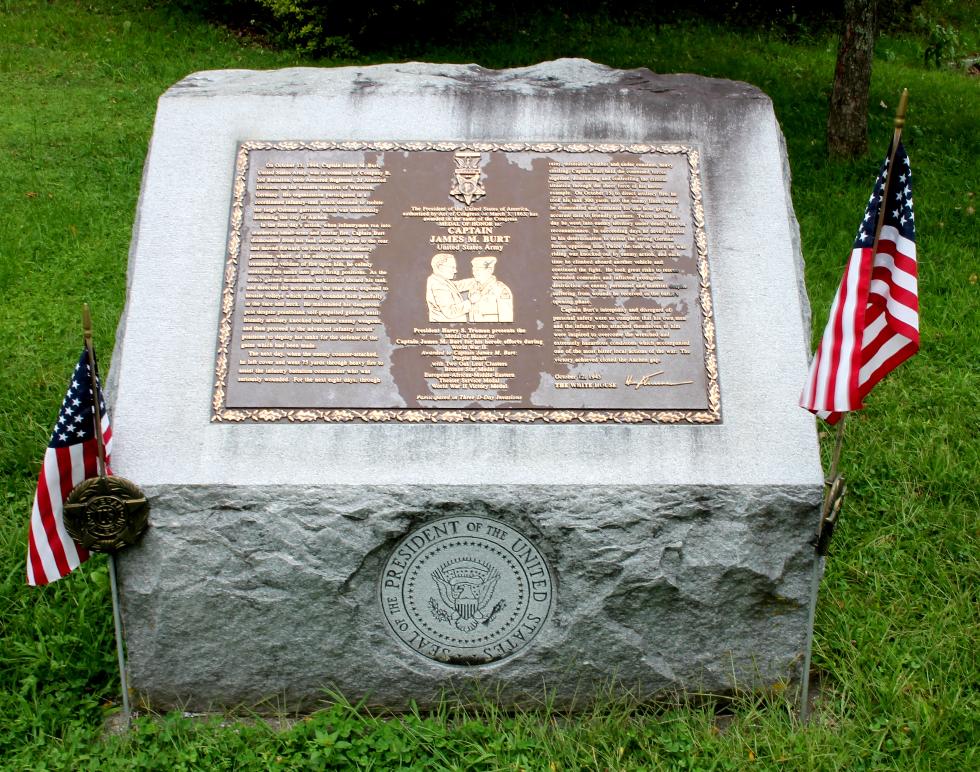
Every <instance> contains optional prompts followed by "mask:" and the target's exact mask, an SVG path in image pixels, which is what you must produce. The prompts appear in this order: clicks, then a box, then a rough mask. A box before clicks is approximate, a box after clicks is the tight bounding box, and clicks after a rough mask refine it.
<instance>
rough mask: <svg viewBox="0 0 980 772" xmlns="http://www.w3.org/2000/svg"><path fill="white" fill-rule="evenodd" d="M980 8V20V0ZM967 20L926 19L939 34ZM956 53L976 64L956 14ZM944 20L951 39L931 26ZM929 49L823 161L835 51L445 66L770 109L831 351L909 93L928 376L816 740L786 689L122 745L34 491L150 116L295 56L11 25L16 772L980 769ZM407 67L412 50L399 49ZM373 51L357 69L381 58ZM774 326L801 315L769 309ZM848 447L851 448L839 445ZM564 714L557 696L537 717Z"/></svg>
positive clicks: (948, 79) (0, 66) (102, 617)
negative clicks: (40, 558)
mask: <svg viewBox="0 0 980 772" xmlns="http://www.w3.org/2000/svg"><path fill="white" fill-rule="evenodd" d="M969 5H970V6H972V7H973V9H974V11H976V4H975V3H970V4H969ZM945 6H946V4H945V3H943V2H939V1H938V0H937V1H936V2H933V3H931V4H929V3H927V4H926V6H924V7H925V8H926V11H927V12H928V11H929V9H930V8H931V9H933V12H935V13H937V14H938V13H939V12H941V11H942V9H943V8H944V7H945ZM959 18H960V19H961V21H960V24H961V27H960V28H959V29H958V32H957V34H958V35H959V42H960V54H962V55H965V54H968V53H969V52H970V51H971V50H973V49H974V48H976V47H978V46H980V42H978V40H980V36H978V32H977V28H976V21H975V20H976V19H977V13H974V14H973V15H972V18H973V19H974V21H973V22H972V23H973V25H974V26H972V27H970V26H969V25H968V23H967V22H963V21H962V19H967V20H969V19H970V18H971V17H970V15H969V14H965V15H964V14H962V13H961V15H960V17H959ZM935 21H936V23H937V24H938V23H939V21H940V19H939V17H938V16H937V17H936V20H935ZM917 29H920V30H921V31H922V34H921V35H906V36H897V35H886V36H884V37H883V38H882V39H881V40H880V41H879V43H878V46H877V52H876V60H875V65H874V78H873V82H872V88H871V100H870V137H871V150H870V151H869V153H868V154H867V155H866V156H865V157H863V158H861V159H858V160H856V161H854V162H849V163H830V162H828V161H827V160H826V149H825V143H824V130H825V125H826V108H827V103H828V100H829V92H830V86H831V82H832V78H833V69H834V60H835V50H836V41H835V40H834V39H833V38H832V37H831V36H828V35H826V34H824V33H819V34H816V33H814V34H811V35H807V34H804V35H802V36H799V35H797V36H795V37H794V39H793V40H792V41H791V40H789V39H787V37H786V36H785V35H782V34H779V33H778V32H771V31H770V32H752V31H737V30H732V29H730V28H723V27H719V26H716V25H705V24H695V23H688V24H681V23H677V24H669V25H661V26H654V25H650V26H644V25H635V26H624V25H622V24H618V23H614V22H612V21H610V20H609V19H608V18H602V17H599V16H597V17H596V18H583V17H575V18H566V17H563V16H560V15H555V16H549V17H543V18H540V19H538V20H536V21H532V22H528V24H527V25H526V26H524V27H518V28H515V29H513V30H511V34H509V35H508V36H506V37H505V38H502V37H501V36H497V37H494V38H489V37H488V38H486V39H482V38H480V37H479V36H477V37H474V38H473V40H472V41H471V42H468V43H467V44H466V47H463V45H462V44H461V45H460V46H459V47H457V48H446V47H440V48H429V49H427V48H426V47H425V46H424V44H422V43H418V44H416V47H415V49H414V50H412V51H411V52H410V53H411V54H412V56H414V57H415V58H418V59H425V60H430V61H453V62H470V61H476V62H478V63H479V64H482V65H484V66H487V67H508V66H522V65H527V64H532V63H535V62H538V61H542V60H546V59H552V58H557V57H560V56H581V57H586V58H590V59H593V60H594V61H598V62H602V63H604V64H608V65H611V66H614V67H622V68H632V67H648V68H650V69H652V70H654V71H657V72H695V73H700V74H704V75H710V76H715V77H725V78H733V79H737V80H745V81H748V82H750V83H753V84H755V85H757V86H759V87H760V88H761V89H763V90H764V91H765V92H766V93H768V94H769V95H770V96H771V97H772V99H773V103H774V105H775V109H776V114H777V117H778V118H779V120H780V123H781V125H782V128H783V132H784V133H785V135H786V138H787V143H788V148H789V157H790V162H791V167H792V173H793V200H794V205H795V208H796V214H797V217H798V219H799V221H800V229H801V236H802V249H803V255H804V257H805V259H806V263H807V267H806V279H807V285H808V289H809V293H810V298H811V302H812V304H813V310H814V327H815V329H816V330H818V331H819V330H821V329H822V326H823V323H824V321H825V320H826V315H827V311H828V308H829V305H830V300H831V298H832V296H833V293H834V291H835V289H836V284H837V282H838V281H839V278H840V273H841V271H842V268H843V265H844V260H845V257H846V255H847V253H848V251H849V249H850V244H851V240H852V239H853V234H854V231H855V228H856V226H857V223H858V220H859V218H860V216H861V213H862V212H863V210H864V205H865V202H866V197H867V195H868V192H869V191H870V189H871V186H872V184H873V181H874V178H875V175H876V173H877V169H878V166H879V164H880V162H881V159H882V157H883V155H884V153H885V150H886V147H887V143H888V140H889V138H890V136H891V122H892V118H893V116H894V110H895V104H896V102H897V98H898V95H899V93H900V91H901V89H902V88H903V87H908V88H909V90H910V93H911V103H910V109H909V116H908V118H909V125H908V128H907V130H906V134H905V143H906V147H907V149H908V151H909V155H910V157H911V161H912V168H913V172H914V175H915V203H916V224H917V231H918V247H919V255H920V277H919V282H920V288H921V290H920V295H921V304H922V352H921V353H920V354H919V355H918V356H917V357H915V358H913V359H912V360H911V361H910V362H909V363H907V364H905V365H903V366H902V367H901V368H900V369H899V370H898V371H897V372H896V373H895V374H893V375H892V376H890V377H889V378H888V379H887V380H886V381H885V382H883V383H882V384H881V385H880V386H879V387H878V388H877V389H876V391H875V392H874V393H873V394H872V396H871V397H870V398H869V400H868V408H867V409H866V410H865V411H863V412H862V413H859V414H857V415H856V416H854V417H853V418H852V419H850V420H849V421H848V428H847V440H846V443H845V448H844V455H843V461H842V465H843V469H844V470H845V473H846V475H847V478H848V484H849V494H848V499H847V502H846V505H845V511H844V515H843V518H842V524H841V526H840V527H839V529H838V535H837V537H836V538H835V541H834V544H833V551H832V556H831V558H830V561H829V563H828V569H827V574H826V577H825V579H824V582H823V585H822V593H821V599H820V605H819V607H818V610H817V620H816V639H815V649H814V660H813V661H814V666H815V668H816V669H818V670H819V671H820V673H821V678H820V684H821V691H820V698H819V701H818V707H817V712H816V715H815V717H814V720H813V723H812V724H811V725H810V726H809V727H807V728H805V729H804V728H801V727H800V726H799V725H798V723H797V722H796V720H795V717H794V716H795V711H794V708H793V705H792V702H791V697H792V695H784V694H775V695H770V696H769V697H768V698H766V699H756V698H752V697H747V696H746V697H741V698H737V699H735V700H734V702H729V703H725V704H724V705H722V706H721V708H723V710H722V715H720V716H719V715H716V713H717V712H718V711H719V706H720V703H716V702H714V701H711V700H706V701H698V702H692V703H690V704H681V703H670V702H666V703H660V704H657V705H655V706H645V707H644V706H635V705H633V704H631V703H630V701H629V700H623V699H616V698H610V699H609V700H606V701H604V702H603V703H602V704H601V705H599V706H597V707H595V708H594V709H590V710H586V711H585V712H583V713H578V714H575V715H574V716H557V715H555V716H550V715H549V714H548V712H547V711H546V710H545V709H543V708H542V709H541V710H536V711H535V710H532V711H528V712H526V713H520V714H509V715H508V714H503V713H500V712H497V711H495V710H494V709H493V708H492V707H487V708H486V709H485V710H484V711H483V712H465V711H459V710H455V709H451V708H448V707H447V708H446V709H444V710H442V711H440V712H437V713H435V714H429V715H422V714H411V715H408V716H402V717H399V718H397V719H388V718H385V717H371V716H367V715H364V714H363V713H358V712H357V711H355V710H353V709H352V708H351V707H350V706H348V705H345V704H344V703H343V702H340V703H337V704H335V705H334V706H333V707H326V702H327V696H326V695H325V709H324V711H323V712H321V713H318V714H316V715H314V716H313V717H310V718H308V719H305V720H301V721H298V722H296V723H295V724H292V725H291V726H290V728H287V729H284V730H282V731H273V730H271V729H269V728H268V727H267V726H266V725H265V724H263V723H252V724H241V725H227V724H222V723H220V722H217V721H215V722H201V721H189V720H186V719H184V718H182V717H181V716H179V715H176V714H174V715H171V716H167V717H164V718H163V719H159V720H154V721H149V720H141V721H140V722H139V723H138V725H137V727H136V729H135V731H134V732H133V733H132V734H131V735H130V736H127V737H121V738H110V739H104V738H103V736H102V733H103V722H104V721H105V719H106V717H107V716H108V715H110V714H112V713H113V712H114V711H116V710H118V705H117V704H116V701H117V699H118V694H119V682H118V674H117V673H116V671H115V659H114V649H113V639H112V623H111V611H110V603H109V593H108V579H107V573H106V565H105V561H104V558H102V557H96V558H94V559H93V560H91V561H89V563H87V564H86V565H84V566H83V567H82V568H81V569H80V570H79V571H76V572H75V573H74V574H72V575H71V576H69V577H68V578H66V579H63V580H61V581H59V582H57V583H55V584H54V585H52V586H50V587H46V588H41V589H29V588H27V587H26V586H24V553H25V545H26V534H27V522H28V517H29V511H30V504H31V499H32V496H33V491H34V485H35V482H36V476H37V472H38V468H39V465H40V460H41V456H42V453H43V448H44V446H45V444H46V442H47V439H48V436H49V433H50V429H51V423H52V422H53V420H54V418H55V417H56V414H57V410H58V406H59V405H60V401H61V398H62V396H63V394H64V389H65V385H66V380H67V378H68V376H69V374H70V370H71V367H72V366H73V364H74V361H75V358H76V357H77V354H78V349H79V347H80V345H81V334H80V329H79V326H80V323H79V309H80V306H81V303H82V302H83V301H87V302H88V303H90V304H91V306H92V308H93V313H94V317H95V338H96V345H97V347H98V349H99V351H100V352H101V356H102V359H103V362H104V363H107V362H108V361H109V360H110V354H111V351H112V346H113V340H114V331H115V325H116V322H117V320H118V319H119V316H120V314H121V311H122V308H123V303H124V300H125V275H126V259H127V253H128V248H129V239H130V234H131V229H132V223H133V217H134V214H135V206H136V200H137V196H138V193H139V187H140V176H141V170H142V164H143V159H144V157H145V154H146V149H147V146H148V141H149V136H150V131H151V126H152V121H153V116H154V110H155V104H156V100H157V98H158V97H159V95H160V94H161V93H163V91H165V90H166V89H167V88H168V87H169V86H170V85H172V84H173V83H174V82H176V81H177V80H179V79H181V78H182V77H184V76H185V75H187V74H188V73H190V72H193V71H196V70H204V69H217V68H263V69H264V68H273V67H284V66H293V65H307V66H308V65H311V64H323V65H334V64H337V63H338V62H328V61H320V62H317V61H310V60H301V59H300V58H299V57H298V56H297V55H294V54H290V53H288V52H276V51H272V50H270V49H268V48H265V47H263V46H262V45H260V44H259V43H258V42H256V39H254V38H251V37H248V36H242V35H239V34H236V33H233V32H231V31H228V30H224V29H221V28H218V27H214V26H209V25H208V24H206V23H205V22H203V21H201V20H199V19H195V18H192V17H190V16H186V15H184V14H182V13H180V12H179V11H176V10H173V8H172V7H171V6H168V5H167V4H156V5H150V6H147V5H146V4H145V3H141V2H137V0H117V2H111V0H89V2H69V1H68V0H63V1H59V2H34V1H25V0H21V1H20V2H12V1H11V0H6V2H0V287H2V298H3V302H2V304H0V372H2V383H3V388H2V390H0V582H2V589H0V759H3V760H4V761H3V762H2V764H0V766H2V767H3V768H4V769H25V770H27V769H30V770H36V769H78V768H84V769H88V768H91V769H114V768H118V769H132V768H134V767H135V768H145V769H161V770H172V769H266V768H279V767H281V768H289V769H293V768H296V769H304V768H322V767H324V766H332V765H336V766H340V767H343V766H345V765H350V766H359V767H373V768H378V769H391V768H398V767H407V768H410V767H418V768H423V767H425V766H427V765H428V764H433V765H435V766H437V767H444V768H460V769H518V768H524V769H546V770H547V769H555V770H558V769H579V768H594V769H639V768H647V769H698V770H711V769H719V770H728V769H745V768H759V769H771V768H784V769H884V768H888V769H901V770H910V769H932V768H937V769H946V770H961V769H963V770H966V769H971V768H972V769H975V768H978V767H980V752H978V751H977V747H978V746H980V729H978V716H980V693H978V682H980V679H978V667H977V647H978V630H980V624H978V622H980V620H978V587H980V569H978V564H980V561H978V550H977V537H978V535H980V527H978V515H977V513H978V511H980V501H978V490H980V457H978V453H980V451H978V448H980V436H978V435H980V396H978V395H980V364H978V360H980V357H978V354H980V345H978V343H977V338H978V333H980V312H978V308H980V303H978V301H980V284H978V273H980V265H978V259H977V255H978V247H980V228H978V225H977V218H976V214H975V208H976V195H975V194H976V193H977V191H978V189H980V78H977V77H971V76H970V75H968V74H967V73H966V72H965V71H964V70H963V69H962V68H959V69H958V68H955V67H947V66H944V67H941V68H936V67H927V66H926V65H925V64H924V61H923V57H924V53H925V51H926V48H927V47H928V46H929V44H930V38H929V34H928V30H929V26H928V24H926V25H924V26H923V25H920V26H919V27H918V28H917ZM399 53H404V52H399ZM386 60H388V57H386V56H385V55H384V53H378V52H374V53H371V54H370V55H369V56H365V58H364V59H363V62H368V61H372V62H373V61H386ZM773 313H779V309H773ZM824 444H825V446H827V445H829V442H825V443H824ZM543 699H544V698H543Z"/></svg>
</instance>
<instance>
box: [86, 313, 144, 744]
mask: <svg viewBox="0 0 980 772" xmlns="http://www.w3.org/2000/svg"><path fill="white" fill-rule="evenodd" d="M82 332H83V334H84V336H85V351H86V352H87V353H88V369H89V377H90V378H91V382H92V407H93V411H94V419H95V437H96V441H97V443H98V454H99V477H106V476H107V475H108V469H107V467H106V460H105V456H106V454H105V438H104V437H103V436H102V408H101V407H100V406H99V381H98V375H97V373H96V370H95V348H94V347H93V345H92V316H91V314H90V313H89V309H88V303H83V304H82ZM108 558H109V586H110V589H111V592H112V621H113V624H114V625H115V629H116V660H117V661H118V663H119V682H120V685H121V687H122V703H123V715H124V716H125V719H126V728H127V729H128V728H129V724H130V720H131V718H132V714H131V713H130V709H129V682H128V680H127V678H126V653H125V652H124V651H123V635H122V615H121V614H120V613H119V585H118V583H117V581H116V558H115V555H113V554H112V553H111V552H110V553H108Z"/></svg>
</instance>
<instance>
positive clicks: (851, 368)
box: [800, 142, 919, 424]
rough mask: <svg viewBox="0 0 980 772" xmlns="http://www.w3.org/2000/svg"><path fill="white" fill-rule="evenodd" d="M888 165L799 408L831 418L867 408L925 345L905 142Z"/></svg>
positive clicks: (860, 232)
mask: <svg viewBox="0 0 980 772" xmlns="http://www.w3.org/2000/svg"><path fill="white" fill-rule="evenodd" d="M890 155H891V151H890V149H889V156H890ZM888 166H889V163H888V157H886V159H885V162H884V164H882V167H881V171H880V172H879V174H878V179H877V181H876V182H875V187H874V190H873V191H872V193H871V198H870V200H869V201H868V207H867V209H866V210H865V213H864V219H863V220H862V221H861V226H860V228H859V229H858V234H857V238H855V240H854V248H853V249H852V250H851V256H850V259H849V260H848V263H847V268H846V269H845V270H844V278H843V279H842V280H841V284H840V287H839V288H838V289H837V294H836V295H835V296H834V302H833V305H832V306H831V307H830V319H829V320H828V321H827V328H826V329H825V330H824V333H823V338H822V339H821V341H820V347H819V348H818V349H817V353H816V354H815V355H814V357H813V361H812V362H811V363H810V373H809V375H808V376H807V380H806V384H805V385H804V387H803V393H802V394H801V395H800V407H804V408H806V409H807V410H809V411H811V412H813V413H816V414H817V415H818V416H820V417H821V418H823V419H825V420H827V421H828V422H829V423H832V424H833V423H837V421H839V420H840V418H841V415H842V414H843V413H845V412H847V411H850V410H860V409H861V408H863V407H864V404H863V399H864V398H865V397H866V396H867V394H868V392H870V391H871V389H872V388H873V387H874V386H875V384H877V383H878V381H880V380H881V379H882V378H884V377H885V376H886V375H888V373H890V372H891V371H892V370H894V369H895V368H896V367H898V366H899V365H900V364H901V363H902V362H904V361H905V360H906V359H908V358H909V357H910V356H912V355H913V354H914V353H915V352H916V351H918V350H919V288H918V278H917V277H918V270H917V266H916V259H915V214H914V212H913V209H912V170H911V169H910V168H909V157H908V154H907V153H906V152H905V148H904V147H902V143H901V142H899V144H898V148H897V150H896V151H895V160H894V164H893V165H892V168H890V169H889V168H888ZM882 206H884V207H885V211H884V220H883V222H882V227H881V235H880V237H879V239H878V248H877V250H875V249H874V237H875V226H876V224H877V222H878V215H879V211H880V210H881V207H882Z"/></svg>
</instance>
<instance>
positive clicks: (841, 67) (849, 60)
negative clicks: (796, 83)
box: [827, 0, 877, 158]
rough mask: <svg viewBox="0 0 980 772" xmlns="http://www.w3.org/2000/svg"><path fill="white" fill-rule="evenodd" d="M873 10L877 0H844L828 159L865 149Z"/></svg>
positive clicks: (831, 109)
mask: <svg viewBox="0 0 980 772" xmlns="http://www.w3.org/2000/svg"><path fill="white" fill-rule="evenodd" d="M876 9H877V0H844V20H843V22H842V26H841V34H840V44H839V45H838V47H837V70H836V71H835V73H834V92H833V94H832V95H831V97H830V119H829V120H828V121H827V149H828V151H829V152H830V156H831V157H832V158H856V157H857V156H859V155H862V154H863V153H864V152H865V151H866V150H867V149H868V92H869V91H870V90H871V60H872V58H873V57H874V45H875V26H876V25H875V16H876V14H875V11H876Z"/></svg>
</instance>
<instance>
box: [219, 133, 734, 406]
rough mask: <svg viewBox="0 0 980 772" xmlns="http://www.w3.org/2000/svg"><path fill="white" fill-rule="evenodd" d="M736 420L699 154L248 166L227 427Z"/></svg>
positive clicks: (227, 340) (314, 155)
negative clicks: (731, 415)
mask: <svg viewBox="0 0 980 772" xmlns="http://www.w3.org/2000/svg"><path fill="white" fill-rule="evenodd" d="M720 413H721V407H720V395H719V390H718V377H717V366H716V357H715V336H714V323H713V319H712V314H711V293H710V286H709V275H708V256H707V247H706V238H705V233H704V220H703V208H702V203H701V184H700V170H699V153H698V150H697V149H696V148H693V147H689V146H684V145H664V146H654V145H572V144H556V143H552V144H526V145H525V144H515V145H488V144H463V143H391V142H374V143H370V142H345V143H339V144H338V143H329V142H322V143H320V142H311V143H295V142H291V143H274V142H257V141H250V142H245V143H243V144H242V145H241V147H240V149H239V153H238V158H237V166H236V177H235V188H234V194H233V201H232V216H231V228H230V237H229V247H228V260H227V268H226V272H225V288H224V294H223V303H222V315H221V322H220V329H219V333H218V358H217V367H216V379H215V393H214V400H213V417H214V420H218V421H278V420H290V421H316V420H320V421H352V420H354V421H390V420H396V421H432V420H435V421H520V422H535V421H539V422H567V421H585V422H603V421H627V422H631V423H637V422H661V423H662V422H688V423H713V422H717V421H718V420H720Z"/></svg>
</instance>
